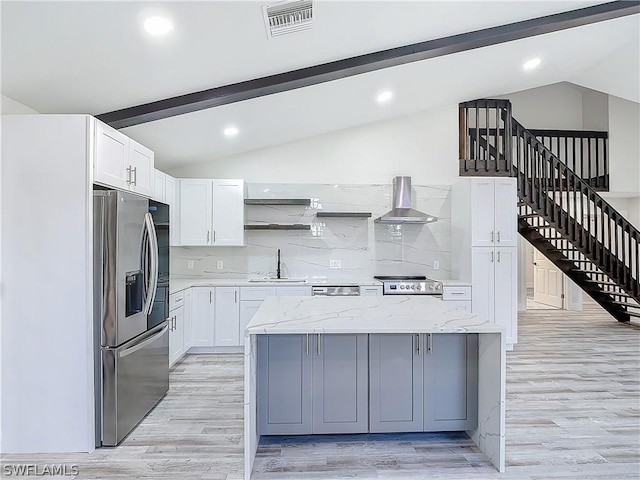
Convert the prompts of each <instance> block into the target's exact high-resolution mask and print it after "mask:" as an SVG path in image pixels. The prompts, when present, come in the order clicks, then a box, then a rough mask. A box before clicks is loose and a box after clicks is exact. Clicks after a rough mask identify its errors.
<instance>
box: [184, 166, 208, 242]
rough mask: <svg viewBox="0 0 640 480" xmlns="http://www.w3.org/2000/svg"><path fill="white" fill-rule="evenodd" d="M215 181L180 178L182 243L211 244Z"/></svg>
mask: <svg viewBox="0 0 640 480" xmlns="http://www.w3.org/2000/svg"><path fill="white" fill-rule="evenodd" d="M212 189H213V182H212V181H211V180H201V179H180V202H179V203H180V245H211V244H212V243H211V241H212V238H211V235H212V232H211V230H212V229H211V221H212V216H211V208H212V205H213V192H212Z"/></svg>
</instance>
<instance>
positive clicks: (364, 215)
mask: <svg viewBox="0 0 640 480" xmlns="http://www.w3.org/2000/svg"><path fill="white" fill-rule="evenodd" d="M316 216H317V217H325V218H329V217H334V218H369V217H371V212H318V213H317V214H316Z"/></svg>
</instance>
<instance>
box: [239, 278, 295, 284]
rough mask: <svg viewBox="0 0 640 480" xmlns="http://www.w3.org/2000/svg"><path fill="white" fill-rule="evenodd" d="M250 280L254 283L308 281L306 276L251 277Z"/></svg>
mask: <svg viewBox="0 0 640 480" xmlns="http://www.w3.org/2000/svg"><path fill="white" fill-rule="evenodd" d="M249 281H250V282H252V283H254V282H259V283H307V279H306V278H250V279H249Z"/></svg>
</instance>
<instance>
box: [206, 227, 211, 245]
mask: <svg viewBox="0 0 640 480" xmlns="http://www.w3.org/2000/svg"><path fill="white" fill-rule="evenodd" d="M210 237H211V233H210V232H209V230H207V243H209V238H210Z"/></svg>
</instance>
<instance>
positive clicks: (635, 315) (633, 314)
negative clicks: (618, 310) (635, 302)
mask: <svg viewBox="0 0 640 480" xmlns="http://www.w3.org/2000/svg"><path fill="white" fill-rule="evenodd" d="M627 315H629V316H631V317H640V313H636V312H627Z"/></svg>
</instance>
